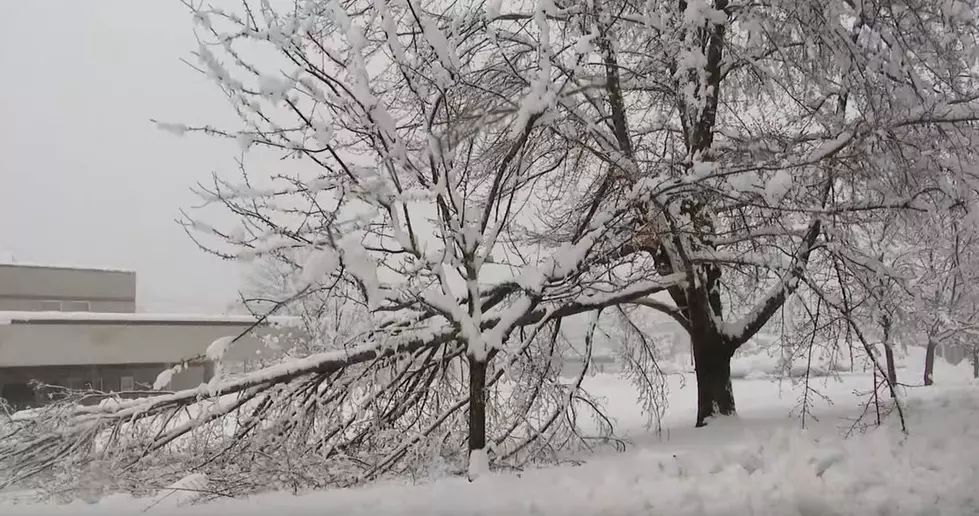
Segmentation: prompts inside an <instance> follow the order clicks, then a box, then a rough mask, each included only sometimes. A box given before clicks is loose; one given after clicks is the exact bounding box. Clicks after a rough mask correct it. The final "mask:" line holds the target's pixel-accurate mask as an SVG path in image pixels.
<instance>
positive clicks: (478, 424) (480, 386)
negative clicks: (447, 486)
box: [469, 355, 486, 480]
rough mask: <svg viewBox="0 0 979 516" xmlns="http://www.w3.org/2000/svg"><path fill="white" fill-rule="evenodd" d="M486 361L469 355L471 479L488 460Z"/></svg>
mask: <svg viewBox="0 0 979 516" xmlns="http://www.w3.org/2000/svg"><path fill="white" fill-rule="evenodd" d="M485 449H486V361H485V360H479V359H477V358H476V357H474V356H472V355H469V480H473V479H474V478H475V477H476V476H478V475H479V474H480V473H482V471H481V470H482V469H483V468H484V467H485V465H484V464H483V463H484V462H485V460H486V457H485V453H486V450H485Z"/></svg>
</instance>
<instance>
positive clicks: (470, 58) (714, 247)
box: [0, 0, 979, 495]
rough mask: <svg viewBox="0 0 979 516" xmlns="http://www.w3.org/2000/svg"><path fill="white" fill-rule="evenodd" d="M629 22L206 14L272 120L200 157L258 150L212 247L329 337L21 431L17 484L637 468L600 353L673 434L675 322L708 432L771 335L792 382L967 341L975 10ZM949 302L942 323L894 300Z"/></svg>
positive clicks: (205, 238)
mask: <svg viewBox="0 0 979 516" xmlns="http://www.w3.org/2000/svg"><path fill="white" fill-rule="evenodd" d="M613 4H614V5H613ZM613 4H609V3H602V2H583V3H581V2H558V1H552V0H539V1H537V0H532V1H527V2H517V3H505V5H504V3H502V2H496V1H492V2H486V3H485V4H481V5H479V6H475V5H473V6H471V7H462V4H460V5H458V6H453V8H451V9H448V10H446V6H445V5H442V4H441V3H438V2H429V1H427V0H411V1H407V0H383V1H367V0H344V1H337V0H316V1H311V2H300V3H298V4H297V5H295V6H292V7H290V8H284V9H282V10H277V9H276V8H275V7H274V6H273V5H272V3H270V2H263V1H258V0H255V1H251V0H246V1H245V2H244V3H243V5H242V6H241V7H240V8H237V9H236V10H223V9H220V8H212V7H202V8H200V9H197V10H195V12H194V23H195V26H196V28H197V36H198V41H199V45H198V47H197V50H196V51H195V52H194V57H195V60H194V62H193V66H195V67H196V68H198V69H199V70H200V71H201V72H202V73H203V74H204V75H205V76H206V77H208V78H209V79H210V80H212V81H214V82H215V84H216V85H217V86H218V87H219V88H220V89H221V90H222V92H223V93H224V94H225V95H226V97H227V98H228V100H229V102H230V103H231V106H232V108H233V109H234V110H235V112H236V113H237V114H238V116H239V118H240V122H241V123H240V125H238V126H233V127H216V126H212V125H206V124H204V125H187V126H180V131H179V132H185V133H188V134H201V135H206V136H209V137H214V138H222V139H227V140H231V141H234V142H235V143H236V144H237V145H238V147H239V149H240V150H241V151H242V152H241V153H239V154H236V157H237V158H239V159H238V160H237V161H235V162H234V163H233V166H234V169H233V170H222V171H220V172H218V173H216V174H215V175H214V177H213V178H212V179H211V180H209V181H202V182H201V183H200V184H199V185H198V188H197V192H198V193H199V194H200V196H201V199H202V201H203V205H204V206H203V207H201V209H200V210H191V211H188V212H186V213H185V214H184V217H183V218H182V220H181V222H182V224H183V227H184V228H185V230H186V231H187V233H188V235H189V236H190V237H191V238H192V239H194V241H195V242H196V243H197V244H198V245H199V246H200V247H201V248H202V249H204V250H205V251H207V252H211V253H213V254H215V255H218V256H220V257H222V258H224V259H227V260H237V261H239V262H240V263H242V264H245V265H248V266H249V267H251V268H252V270H254V271H255V278H254V280H255V281H254V283H255V284H254V285H251V286H250V289H249V290H248V291H247V292H245V293H243V296H242V297H243V299H242V300H241V301H242V302H241V308H242V309H245V310H249V311H251V312H253V313H255V314H256V315H258V316H260V317H261V316H266V315H270V314H289V315H294V316H297V317H298V318H299V319H300V320H301V329H302V330H303V331H302V332H301V333H302V334H303V335H304V336H303V337H301V339H302V341H301V342H299V343H298V345H296V346H279V347H278V348H279V349H274V348H271V347H270V348H269V349H268V354H267V355H266V356H263V357H262V358H261V359H260V360H255V361H248V362H249V363H248V364H244V365H240V366H236V367H235V368H232V367H231V366H230V364H227V363H225V364H223V366H224V368H223V369H222V371H221V372H222V374H220V375H215V377H214V379H213V380H212V381H211V383H210V385H207V386H205V388H203V389H193V390H189V391H181V392H174V393H160V394H159V395H155V396H152V397H147V398H143V399H136V400H117V401H116V402H114V403H111V404H104V405H83V406H78V404H76V403H75V401H78V400H77V399H76V400H74V401H72V400H67V399H66V400H62V402H61V403H58V404H56V405H54V406H52V407H51V408H50V409H48V410H44V411H41V412H38V413H35V414H34V416H36V417H31V418H25V419H24V420H23V421H22V422H19V423H16V424H15V425H14V426H15V429H14V430H11V431H10V432H9V433H7V434H3V435H0V475H6V476H4V477H0V485H4V484H7V483H23V482H38V483H40V482H45V481H47V480H49V479H50V478H52V477H54V476H56V475H57V474H56V472H59V471H62V470H60V469H59V468H62V467H64V468H65V470H67V471H76V470H77V471H81V470H82V469H84V468H88V467H92V468H96V467H104V468H110V469H112V468H116V467H119V468H128V469H126V471H127V474H128V475H129V476H127V477H126V478H128V479H144V480H145V479H147V478H150V477H153V476H159V475H164V476H168V477H177V476H179V475H178V474H177V473H176V471H178V470H192V471H200V472H201V473H203V474H206V475H207V477H208V479H209V482H210V483H211V484H212V486H224V487H230V486H234V487H233V489H232V491H233V492H232V494H234V495H237V494H242V493H246V492H249V491H254V490H260V489H288V490H292V491H299V490H303V489H308V488H318V487H325V486H336V485H341V486H346V485H353V484H358V483H362V482H368V481H372V480H374V479H378V478H382V477H387V476H391V475H414V476H415V477H416V478H417V476H418V475H423V474H428V472H432V471H441V472H445V473H446V474H453V475H459V476H463V475H467V474H468V472H469V465H470V464H472V466H473V468H474V472H481V471H483V470H484V469H485V468H484V466H486V467H492V468H494V469H495V468H507V467H520V466H522V465H524V464H526V463H528V462H541V461H549V460H551V461H552V460H556V458H557V457H561V456H564V453H565V452H566V450H568V449H574V448H591V447H592V446H593V445H594V443H604V444H608V443H611V442H614V441H613V440H611V439H610V438H611V434H612V428H611V422H610V421H609V420H607V419H606V418H604V417H603V415H602V412H603V409H602V406H601V404H600V403H599V402H598V400H595V399H593V398H592V397H591V396H589V395H588V393H587V391H586V389H585V388H584V386H585V385H586V384H585V383H584V381H583V380H584V378H585V376H586V375H587V374H588V373H589V372H590V371H591V369H590V368H591V367H592V366H593V365H594V363H595V360H594V356H595V354H594V351H595V347H596V345H597V344H596V339H598V338H599V337H598V336H602V335H606V336H607V335H610V334H616V335H617V336H618V337H620V338H617V339H615V340H610V342H611V343H610V344H608V345H610V346H613V345H614V346H617V348H618V349H616V350H615V351H616V352H617V353H616V354H617V355H618V356H619V357H620V358H621V360H623V361H624V362H626V364H627V366H626V367H625V374H627V375H628V376H629V377H630V378H631V379H632V380H633V382H634V384H635V385H636V386H637V387H638V388H639V389H640V397H639V399H640V404H641V405H642V407H641V408H640V409H637V410H645V411H646V412H647V415H648V416H649V419H648V422H649V424H650V426H651V427H652V426H656V425H657V424H658V421H659V417H660V416H661V414H662V410H663V400H664V397H663V389H664V388H665V382H663V380H662V376H661V373H662V371H660V370H659V365H658V364H659V357H660V353H661V347H662V346H663V345H664V344H662V342H661V341H662V339H654V338H651V337H650V336H649V335H647V334H646V332H645V331H644V330H643V329H642V327H641V326H640V325H639V324H637V321H641V320H642V318H643V317H644V315H643V314H648V313H655V314H659V315H661V316H662V317H666V318H669V320H670V321H672V323H675V325H676V326H677V327H678V328H680V331H685V332H687V333H688V335H689V337H690V340H689V344H690V345H689V347H690V348H693V351H694V352H693V355H694V356H695V357H696V359H695V360H694V362H695V364H694V367H695V368H696V370H697V373H698V374H697V375H696V377H697V378H699V379H703V380H704V381H706V383H705V384H704V386H705V387H709V388H704V389H699V391H698V392H700V393H701V394H702V396H703V398H704V399H702V400H698V401H699V403H698V405H699V407H700V412H701V413H700V414H698V420H701V422H704V421H708V420H710V419H711V418H712V416H714V415H716V413H719V412H725V413H729V412H733V410H734V400H733V394H732V390H731V389H730V379H731V360H730V359H731V357H732V356H733V354H734V353H735V351H736V350H737V349H738V348H739V347H740V346H742V345H744V344H745V343H747V342H748V341H750V340H752V339H754V338H756V337H758V336H759V335H761V334H762V333H764V332H770V331H774V332H776V333H779V332H780V333H781V334H782V335H784V337H785V338H784V340H783V341H782V342H781V343H780V345H781V346H782V348H781V349H782V350H784V352H785V354H786V355H787V356H805V357H807V358H808V357H810V356H818V354H817V353H815V352H813V353H810V352H809V351H810V350H830V351H832V352H834V353H839V354H847V355H851V356H852V354H853V352H854V351H855V350H863V353H864V354H865V355H866V356H869V357H873V356H876V354H875V353H876V351H875V348H876V347H878V343H879V342H882V340H883V338H882V337H883V333H884V330H883V328H884V327H887V328H889V331H890V333H889V334H890V335H897V334H899V332H898V331H897V330H898V329H904V328H917V329H923V328H925V327H927V328H932V327H934V328H935V329H934V333H935V336H936V337H942V336H943V335H944V333H943V332H944V331H945V330H948V331H952V330H953V329H956V331H958V332H959V333H961V331H959V330H958V329H957V328H964V327H967V325H966V324H963V325H960V326H957V327H956V328H953V326H955V325H952V324H946V323H945V322H942V321H944V319H941V318H940V317H939V316H938V314H940V313H946V314H947V315H949V316H950V317H949V318H948V319H951V320H962V322H964V323H969V319H970V318H971V317H972V315H969V313H968V310H966V309H965V308H964V307H965V306H967V305H969V302H968V301H965V300H960V301H959V302H956V303H945V302H942V299H943V298H942V296H944V294H936V292H947V291H951V290H955V291H956V292H959V291H961V289H967V291H968V288H969V287H967V286H968V285H970V284H973V283H975V281H973V279H974V278H972V277H971V276H968V275H965V274H963V275H962V276H961V277H960V278H959V280H958V281H957V282H955V283H954V286H953V284H945V283H942V282H941V281H935V279H934V278H935V277H936V276H941V275H942V274H936V273H934V272H931V269H943V268H944V269H958V270H963V269H965V268H966V266H963V265H961V264H963V263H965V264H967V263H969V261H968V260H969V256H967V253H965V252H963V251H961V249H964V248H966V247H964V246H963V245H961V242H962V241H968V239H967V238H965V237H966V236H968V234H967V231H966V226H968V227H969V228H972V229H971V231H973V232H974V228H973V227H972V226H973V225H972V224H967V222H968V220H967V219H965V220H962V219H963V215H964V213H963V212H967V211H968V209H967V207H974V206H975V202H976V195H975V192H976V191H979V184H976V182H975V180H974V177H975V176H976V175H975V173H974V172H975V169H976V163H977V160H976V158H975V155H974V149H975V147H976V146H975V143H976V141H979V135H977V134H976V133H975V122H976V121H977V120H979V116H977V113H979V110H977V108H979V106H977V101H976V99H979V91H977V90H976V88H977V85H976V84H974V83H975V81H972V82H970V81H966V80H964V79H961V80H960V78H964V77H969V76H970V74H971V72H972V71H974V70H975V69H976V67H977V64H979V63H977V62H976V54H975V52H974V47H975V45H974V42H975V40H976V35H977V34H976V30H977V29H976V27H975V24H974V22H973V18H972V17H971V11H969V10H968V9H966V8H965V7H963V6H961V5H959V3H948V2H946V3H945V4H947V5H943V6H938V5H937V3H935V2H913V3H911V4H907V5H906V6H905V7H904V8H906V9H909V10H912V11H911V12H910V14H909V15H899V14H898V13H897V12H887V13H883V12H881V13H876V12H869V11H865V10H866V9H878V8H880V9H884V10H887V9H890V7H880V6H869V5H863V6H861V9H864V11H861V12H855V11H854V10H853V6H852V5H851V4H852V3H848V2H844V1H835V0H834V1H830V2H828V3H827V2H814V1H801V2H800V1H782V0H779V1H775V2H766V3H758V4H750V5H747V4H745V5H742V4H737V5H735V4H734V3H731V2H728V1H726V0H697V1H690V2H682V3H677V2H666V1H662V2H660V1H658V0H657V1H653V2H639V3H629V2H618V3H613ZM236 5H237V4H236ZM276 5H277V4H276ZM467 5H468V4H467ZM681 6H683V7H684V9H683V10H681V9H680V7H681ZM229 9H231V8H230V7H229ZM970 42H971V43H970ZM258 49H261V50H258ZM204 122H206V121H204ZM245 151H247V152H245ZM280 158H281V159H280ZM212 209H218V210H223V211H224V212H225V213H228V214H231V215H233V218H234V219H235V220H234V221H233V222H230V223H227V224H219V223H215V222H214V220H211V221H210V222H208V220H206V219H210V218H211V217H209V216H208V214H209V213H210V212H209V211H207V210H212ZM973 211H974V210H973ZM908 235H916V236H915V237H914V238H912V237H910V236H908ZM922 236H929V237H931V238H933V239H934V240H930V241H929V245H927V246H921V245H915V240H922ZM956 242H958V243H956ZM930 251H935V252H936V253H937V255H938V257H930V256H928V253H929V252H930ZM948 263H954V264H956V265H954V266H949V265H940V264H948ZM916 290H917V291H926V292H929V293H930V294H932V296H931V297H936V296H937V297H938V298H939V301H936V302H934V303H932V304H930V305H929V309H928V310H926V311H921V312H912V311H909V310H900V309H899V308H900V306H891V305H886V303H885V301H888V300H891V301H895V300H896V301H900V300H906V296H907V295H908V293H909V292H915V291H916ZM970 295H971V294H970ZM966 297H968V296H966ZM787 303H788V304H787ZM897 304H898V305H900V304H901V303H900V302H898V303H897ZM885 305H886V306H885ZM884 308H886V310H885V309H884ZM885 314H886V315H887V321H888V322H887V324H886V325H885V324H882V322H881V321H882V320H883V319H882V316H883V315H885ZM925 314H927V315H925ZM952 316H954V317H952ZM589 317H590V319H589ZM581 319H586V320H589V321H591V322H590V323H589V324H587V325H586V326H587V328H588V329H587V331H581V328H582V324H581ZM571 328H577V330H572V329H571ZM206 345H207V343H201V346H206ZM800 350H802V351H800ZM213 351H215V352H214V353H211V354H213V355H218V353H216V351H217V350H216V349H215V350H213ZM851 362H852V361H851ZM873 365H874V367H875V369H881V367H880V364H879V363H875V364H873ZM807 369H809V367H808V366H807ZM880 372H881V373H883V374H882V376H880V377H879V378H880V379H884V381H885V383H884V384H883V387H881V385H882V384H878V385H875V390H874V392H877V388H880V392H883V393H885V394H884V396H890V395H892V394H893V395H894V396H899V394H900V392H899V390H897V389H895V388H894V387H895V385H894V383H895V382H894V381H892V379H890V378H889V377H888V376H887V374H886V373H888V372H887V371H880ZM484 377H485V378H484ZM162 379H165V377H164V378H161V380H162ZM807 392H808V391H807ZM897 399H898V400H899V398H897ZM894 405H895V406H898V404H897V402H894ZM878 406H883V404H881V405H878ZM481 409H482V410H481ZM470 416H471V417H470ZM586 423H587V424H586ZM592 423H594V424H592ZM593 437H598V439H592V438H593ZM469 448H472V449H471V450H470V449H469ZM484 455H485V461H484V460H483V457H484ZM471 459H474V460H471ZM168 468H169V469H168ZM70 476H71V475H62V476H60V477H57V478H58V479H59V480H60V481H61V483H70V481H68V480H66V479H67V478H69V477H70ZM173 479H174V478H168V481H172V480H173ZM134 481H135V480H134ZM56 484H58V483H57V482H55V483H52V484H51V485H52V486H54V485H56Z"/></svg>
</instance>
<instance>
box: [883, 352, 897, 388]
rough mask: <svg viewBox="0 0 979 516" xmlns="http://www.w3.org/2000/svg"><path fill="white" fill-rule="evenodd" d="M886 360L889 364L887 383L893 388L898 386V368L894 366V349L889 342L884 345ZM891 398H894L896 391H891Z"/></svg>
mask: <svg viewBox="0 0 979 516" xmlns="http://www.w3.org/2000/svg"><path fill="white" fill-rule="evenodd" d="M884 359H885V360H886V363H887V381H888V382H890V385H891V386H892V387H893V386H895V385H897V366H896V365H895V364H894V348H892V347H891V344H890V343H889V342H885V343H884ZM890 393H891V396H892V397H893V396H894V390H893V389H891V390H890Z"/></svg>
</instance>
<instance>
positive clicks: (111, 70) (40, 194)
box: [0, 0, 239, 312]
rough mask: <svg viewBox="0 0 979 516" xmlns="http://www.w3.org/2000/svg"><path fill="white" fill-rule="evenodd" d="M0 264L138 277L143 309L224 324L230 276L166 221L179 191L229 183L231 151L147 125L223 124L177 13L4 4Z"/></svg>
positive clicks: (134, 7) (189, 201) (168, 1)
mask: <svg viewBox="0 0 979 516" xmlns="http://www.w3.org/2000/svg"><path fill="white" fill-rule="evenodd" d="M3 8H4V9H3V16H0V70H2V76H3V77H4V81H3V82H4V86H3V89H2V93H3V95H2V96H0V114H2V116H3V121H4V124H3V126H4V129H3V137H2V139H0V253H2V252H4V251H7V252H10V253H13V255H14V256H15V257H16V259H17V260H19V261H21V262H31V263H54V264H59V265H82V266H105V267H118V268H127V269H134V270H136V271H137V273H138V283H139V287H138V298H139V304H140V307H141V309H143V310H151V311H170V312H174V311H179V312H191V311H208V312H214V311H223V310H224V308H225V306H226V305H227V304H228V303H229V302H230V301H231V300H233V298H234V296H235V292H236V289H237V285H238V275H239V269H238V267H237V266H235V265H233V264H228V263H223V262H221V261H220V260H218V259H217V258H214V257H212V256H209V255H207V254H205V253H204V252H203V251H200V250H198V249H197V248H196V246H195V245H194V244H193V242H191V241H190V239H189V238H188V237H187V236H186V235H185V234H184V233H183V230H182V229H181V228H180V227H179V226H178V225H177V224H176V223H175V222H174V219H175V218H176V217H177V216H178V210H179V209H180V208H182V207H183V208H186V207H190V206H192V205H194V204H195V201H196V198H195V197H194V196H193V194H192V193H191V192H190V187H191V186H193V185H194V183H195V182H197V181H206V180H207V179H208V178H209V176H210V173H211V172H212V171H219V172H220V171H224V172H226V173H227V172H233V169H234V166H235V164H234V160H233V158H234V157H235V149H236V147H235V146H234V144H222V143H219V142H216V141H214V140H210V139H208V138H202V137H191V136H188V137H182V138H181V137H176V136H173V135H171V134H169V133H165V132H163V131H160V130H159V129H157V128H156V127H154V125H153V124H152V123H151V122H150V121H149V119H150V118H158V119H163V120H166V121H172V122H187V123H215V124H219V125H226V124H228V123H231V122H233V121H234V120H235V118H234V114H233V112H232V111H231V109H230V108H229V106H228V104H227V102H226V101H225V99H224V97H223V96H222V95H221V93H220V91H219V90H218V89H217V88H216V86H214V85H213V84H212V83H210V82H208V81H207V79H205V78H204V77H202V76H200V75H199V74H198V73H197V72H195V71H193V70H192V69H191V68H189V67H188V66H187V65H185V64H183V63H181V62H180V61H179V59H180V58H190V59H189V60H191V61H193V58H192V57H191V56H189V54H188V52H189V51H190V50H191V49H192V48H194V47H195V40H194V38H193V31H192V23H191V18H190V15H189V14H188V13H187V12H186V9H185V8H184V7H183V6H182V5H181V4H180V3H179V2H178V1H177V0H140V1H132V0H89V1H79V0H55V1H46V2H39V1H26V2H16V1H8V2H3Z"/></svg>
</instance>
